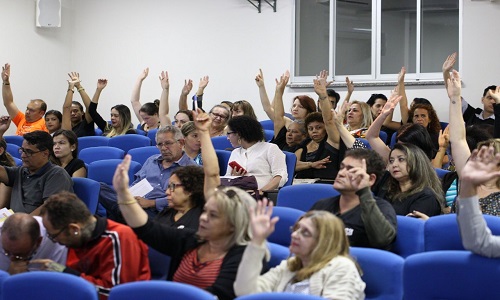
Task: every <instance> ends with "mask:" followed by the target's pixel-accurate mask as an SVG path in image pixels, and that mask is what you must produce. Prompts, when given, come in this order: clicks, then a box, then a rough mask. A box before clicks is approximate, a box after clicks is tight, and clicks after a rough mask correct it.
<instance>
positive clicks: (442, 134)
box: [438, 125, 450, 149]
mask: <svg viewBox="0 0 500 300" xmlns="http://www.w3.org/2000/svg"><path fill="white" fill-rule="evenodd" d="M438 145H439V148H444V149H446V148H448V146H449V145H450V125H448V126H446V128H445V129H444V130H439V137H438Z"/></svg>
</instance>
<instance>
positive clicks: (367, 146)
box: [356, 138, 372, 149]
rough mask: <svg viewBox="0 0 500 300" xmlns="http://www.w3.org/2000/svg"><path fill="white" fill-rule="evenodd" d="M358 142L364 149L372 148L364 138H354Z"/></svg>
mask: <svg viewBox="0 0 500 300" xmlns="http://www.w3.org/2000/svg"><path fill="white" fill-rule="evenodd" d="M356 139H357V140H358V141H360V142H361V143H363V145H365V147H366V149H371V148H372V146H370V143H369V142H368V140H367V139H364V138H356Z"/></svg>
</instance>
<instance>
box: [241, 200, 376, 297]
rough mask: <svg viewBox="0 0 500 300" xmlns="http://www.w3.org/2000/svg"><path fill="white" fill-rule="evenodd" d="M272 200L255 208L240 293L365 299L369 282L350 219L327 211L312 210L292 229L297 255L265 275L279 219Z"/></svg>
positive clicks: (291, 247) (292, 242)
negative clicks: (356, 255) (353, 246)
mask: <svg viewBox="0 0 500 300" xmlns="http://www.w3.org/2000/svg"><path fill="white" fill-rule="evenodd" d="M266 202H267V201H266V200H264V202H260V201H259V202H258V204H257V207H256V208H255V209H254V210H253V211H252V213H251V215H250V217H251V228H252V240H251V242H250V244H249V245H248V246H247V248H246V249H245V253H244V254H243V258H242V260H241V263H240V266H239V268H238V273H237V275H236V280H235V282H234V289H235V292H236V295H238V296H241V295H247V294H253V293H262V292H290V293H296V294H309V295H315V296H320V297H323V298H327V299H364V296H365V295H364V289H365V286H366V285H365V283H364V282H363V281H362V280H361V276H360V270H358V268H357V266H356V263H355V262H354V261H353V260H352V259H351V258H350V256H349V241H348V239H347V236H346V234H345V228H344V223H343V222H342V220H340V219H339V218H337V217H335V216H334V215H333V214H331V213H330V212H327V211H316V210H312V211H309V212H307V213H306V214H305V215H303V216H302V217H301V218H300V219H299V220H298V221H297V223H295V225H294V226H293V227H292V228H291V229H290V231H291V232H292V233H291V234H292V240H291V244H290V252H291V253H292V254H293V256H292V257H290V258H288V259H286V260H283V261H282V262H281V264H280V265H278V266H277V267H276V268H273V269H271V270H270V271H269V272H267V273H266V274H264V275H259V272H260V269H261V268H260V267H261V261H262V259H263V258H264V257H265V255H266V251H267V246H266V243H265V241H266V238H267V237H268V236H269V235H270V234H271V233H272V232H273V231H274V225H275V224H276V222H278V218H277V217H274V218H272V219H271V214H272V209H271V208H268V209H266Z"/></svg>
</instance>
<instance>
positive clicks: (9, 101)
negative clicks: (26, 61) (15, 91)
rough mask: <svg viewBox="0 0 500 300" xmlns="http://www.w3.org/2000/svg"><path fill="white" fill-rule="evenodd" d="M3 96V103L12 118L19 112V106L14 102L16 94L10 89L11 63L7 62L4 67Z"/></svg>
mask: <svg viewBox="0 0 500 300" xmlns="http://www.w3.org/2000/svg"><path fill="white" fill-rule="evenodd" d="M2 81H3V84H2V98H3V105H4V106H5V108H6V109H7V113H8V114H9V116H10V118H11V119H14V118H15V117H16V115H17V114H18V113H19V108H17V105H16V104H15V103H14V96H13V95H12V90H11V89H10V65H9V64H5V65H4V66H3V67H2Z"/></svg>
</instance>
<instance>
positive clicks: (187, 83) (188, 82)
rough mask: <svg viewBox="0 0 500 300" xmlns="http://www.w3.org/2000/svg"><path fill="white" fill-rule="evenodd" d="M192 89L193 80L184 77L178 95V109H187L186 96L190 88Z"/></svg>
mask: <svg viewBox="0 0 500 300" xmlns="http://www.w3.org/2000/svg"><path fill="white" fill-rule="evenodd" d="M192 89H193V81H192V80H191V79H187V80H186V79H184V86H183V87H182V90H181V95H180V96H179V110H189V109H188V104H187V97H188V95H189V93H191V90H192Z"/></svg>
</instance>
